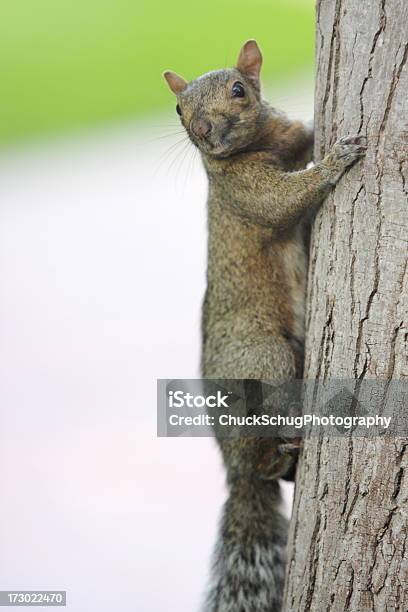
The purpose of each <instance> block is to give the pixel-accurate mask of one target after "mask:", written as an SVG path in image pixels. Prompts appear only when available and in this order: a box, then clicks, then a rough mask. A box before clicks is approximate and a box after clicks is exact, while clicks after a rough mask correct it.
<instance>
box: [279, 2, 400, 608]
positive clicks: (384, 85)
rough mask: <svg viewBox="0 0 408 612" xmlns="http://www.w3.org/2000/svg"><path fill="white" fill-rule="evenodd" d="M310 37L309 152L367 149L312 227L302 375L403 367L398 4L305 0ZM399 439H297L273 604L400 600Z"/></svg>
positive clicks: (360, 604)
mask: <svg viewBox="0 0 408 612" xmlns="http://www.w3.org/2000/svg"><path fill="white" fill-rule="evenodd" d="M316 36H317V78H316V83H317V84H316V117H315V121H316V134H317V142H316V150H315V153H316V157H317V158H321V157H322V155H323V154H324V152H325V151H327V149H328V148H329V146H330V145H331V144H332V143H333V142H334V141H335V140H336V139H337V138H339V137H340V136H344V135H347V134H356V133H359V134H366V135H367V139H368V151H367V156H366V159H365V160H364V161H363V162H360V163H358V164H357V166H355V167H354V168H353V169H352V170H351V171H350V172H349V173H348V174H347V175H346V177H344V178H343V179H342V180H341V182H340V184H339V185H338V187H337V188H336V190H335V192H334V194H333V195H332V196H331V197H330V198H329V199H328V200H327V201H326V203H325V204H324V206H323V209H322V210H321V211H320V213H319V214H318V216H317V219H316V222H315V225H314V230H313V237H312V247H311V260H310V270H309V289H308V325H307V330H308V331H307V342H306V362H305V377H306V378H312V379H315V378H324V379H330V378H337V379H338V378H342V379H345V378H347V379H350V378H353V379H361V380H364V379H369V378H385V379H402V378H405V379H406V378H407V377H408V365H407V364H408V360H407V338H408V333H407V327H406V315H407V306H408V287H407V282H408V272H407V238H408V154H407V143H408V68H407V56H408V2H407V0H318V2H317V34H316ZM309 407H310V406H309ZM307 408H308V407H307V406H306V410H307ZM407 409H408V407H407ZM407 449H408V439H406V438H405V439H404V438H394V439H388V440H385V439H382V438H381V439H380V438H377V439H374V440H370V441H369V440H367V439H363V438H356V439H352V438H350V437H347V438H328V437H327V436H323V437H321V438H319V439H308V440H306V441H305V447H304V451H303V453H302V457H301V461H300V466H299V469H298V475H297V482H296V494H295V502H294V510H293V518H292V525H291V533H290V541H289V549H288V552H289V560H288V571H287V584H286V590H285V604H284V610H285V611H287V612H288V611H296V612H300V611H308V612H309V611H325V612H327V611H329V610H330V611H340V610H342V611H343V610H352V611H356V612H361V611H366V610H376V611H379V612H380V611H381V612H382V611H394V610H401V611H406V610H408V538H407V535H408V469H407V467H408V450H407Z"/></svg>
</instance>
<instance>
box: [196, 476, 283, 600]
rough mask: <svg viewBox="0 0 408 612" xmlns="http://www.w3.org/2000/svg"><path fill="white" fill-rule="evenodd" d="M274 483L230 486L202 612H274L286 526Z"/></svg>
mask: <svg viewBox="0 0 408 612" xmlns="http://www.w3.org/2000/svg"><path fill="white" fill-rule="evenodd" d="M280 504H281V496H280V490H279V483H278V481H277V480H272V481H259V480H243V481H241V482H240V481H237V482H234V483H233V484H231V486H230V494H229V497H228V500H227V502H226V504H225V506H224V511H223V516H222V520H221V524H220V534H219V540H218V542H217V545H216V549H215V553H214V559H213V567H212V576H211V582H210V589H209V593H208V596H207V600H206V603H205V605H204V609H203V612H279V611H280V610H281V605H282V594H283V585H284V571H285V547H286V539H287V530H288V521H287V520H286V518H285V517H284V516H283V515H282V514H281V512H280Z"/></svg>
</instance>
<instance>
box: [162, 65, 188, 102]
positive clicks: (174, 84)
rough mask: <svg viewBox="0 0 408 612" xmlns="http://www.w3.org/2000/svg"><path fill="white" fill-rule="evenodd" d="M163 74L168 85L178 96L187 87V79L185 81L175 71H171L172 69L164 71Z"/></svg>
mask: <svg viewBox="0 0 408 612" xmlns="http://www.w3.org/2000/svg"><path fill="white" fill-rule="evenodd" d="M163 76H164V78H165V79H166V81H167V84H168V86H169V87H170V89H171V91H172V92H173V93H174V94H176V96H177V95H178V94H179V93H181V92H182V91H184V90H185V88H186V87H187V81H185V80H184V79H183V78H182V77H181V76H179V75H178V74H176V73H175V72H171V71H170V70H166V72H163Z"/></svg>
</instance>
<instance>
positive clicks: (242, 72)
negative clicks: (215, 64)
mask: <svg viewBox="0 0 408 612" xmlns="http://www.w3.org/2000/svg"><path fill="white" fill-rule="evenodd" d="M261 65H262V55H261V52H260V50H259V47H258V45H257V43H256V42H255V41H254V40H249V41H248V42H246V43H245V45H244V46H243V47H242V49H241V52H240V54H239V57H238V62H237V65H236V67H235V68H229V69H225V70H216V71H214V72H208V73H207V74H204V75H203V76H201V77H199V78H198V79H195V80H194V81H191V82H190V83H187V81H185V80H184V79H183V78H182V77H180V76H179V75H177V74H176V73H175V72H170V71H167V72H165V73H164V75H163V76H164V78H165V79H166V81H167V83H168V85H169V87H170V89H171V91H172V92H173V93H174V94H175V95H176V97H177V106H176V111H177V113H178V114H179V115H180V119H181V122H182V124H183V126H184V127H185V129H186V131H187V133H188V135H189V137H190V139H191V140H192V141H193V143H194V144H195V145H196V146H197V147H198V148H199V149H200V150H201V151H202V152H203V153H205V154H206V155H211V156H214V157H228V156H229V155H231V154H233V153H235V152H237V151H242V150H244V149H245V148H246V147H248V146H249V145H250V144H251V143H252V142H253V141H254V140H255V139H256V137H257V134H258V133H259V129H260V124H261V117H262V114H263V112H264V106H263V105H262V100H261V96H260V83H259V73H260V70H261Z"/></svg>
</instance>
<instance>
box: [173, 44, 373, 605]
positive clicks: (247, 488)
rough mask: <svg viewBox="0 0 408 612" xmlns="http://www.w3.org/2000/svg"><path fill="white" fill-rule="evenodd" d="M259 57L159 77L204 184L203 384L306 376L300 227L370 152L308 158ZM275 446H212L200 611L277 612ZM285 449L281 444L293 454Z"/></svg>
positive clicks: (255, 51) (281, 469) (280, 457)
mask: <svg viewBox="0 0 408 612" xmlns="http://www.w3.org/2000/svg"><path fill="white" fill-rule="evenodd" d="M261 65H262V55H261V51H260V49H259V47H258V45H257V43H256V41H254V40H249V41H247V42H246V43H245V44H244V46H243V47H242V49H241V51H240V54H239V57H238V61H237V64H236V67H234V68H230V69H222V70H216V71H212V72H209V73H206V74H204V75H203V76H200V77H199V78H197V79H195V80H193V81H191V82H187V81H185V80H184V79H183V78H182V77H181V76H179V75H177V74H176V73H174V72H171V71H166V72H165V73H164V75H163V76H164V77H165V79H166V81H167V83H168V85H169V87H170V89H171V91H172V92H173V93H174V94H175V95H176V97H177V106H176V111H177V113H178V115H179V116H180V120H181V123H182V125H183V126H184V128H185V130H186V132H187V134H188V136H189V138H190V140H191V141H192V143H193V144H194V145H195V146H196V147H197V148H198V149H199V151H200V153H201V158H202V161H203V164H204V168H205V170H206V173H207V176H208V182H209V193H208V266H207V290H206V294H205V298H204V304H203V313H202V376H203V377H204V378H206V379H208V378H210V379H211V378H212V379H223V378H224V379H233V378H235V379H236V378H240V379H246V380H251V379H254V380H262V379H263V380H267V379H268V380H271V379H279V380H291V379H295V378H300V377H301V376H302V361H303V357H302V348H303V344H304V318H305V316H304V313H305V303H304V302H305V283H306V274H307V253H306V248H305V241H304V232H303V231H302V220H303V219H304V218H305V215H307V214H308V213H310V212H311V211H316V210H317V208H318V206H319V205H320V204H321V203H322V201H323V200H324V198H325V196H326V195H327V194H328V193H329V191H330V190H331V189H332V188H333V187H334V186H335V185H336V183H337V182H338V181H339V179H340V178H341V176H342V175H343V174H344V172H345V171H346V169H347V168H349V167H350V166H351V165H352V164H353V163H354V162H356V161H357V160H358V159H359V158H361V157H362V156H363V155H364V153H365V142H364V139H363V137H361V136H352V137H345V138H342V139H340V140H339V141H337V142H336V143H335V144H334V146H333V147H332V148H331V150H330V152H329V153H328V154H327V155H326V156H325V157H324V158H323V160H322V161H320V162H319V163H316V164H315V165H314V166H313V167H309V168H307V169H306V165H307V164H308V162H309V161H311V159H312V147H313V132H312V130H311V129H308V128H307V127H305V126H304V125H303V124H302V123H301V122H297V121H291V120H289V119H288V118H287V117H286V116H285V114H283V113H282V112H278V111H277V110H275V109H274V108H272V107H271V106H270V105H269V104H268V103H267V102H265V101H264V100H263V99H262V97H261V88H260V70H261ZM280 442H282V441H279V440H277V439H276V438H259V437H252V438H251V437H246V438H238V439H228V438H224V439H219V440H218V443H219V446H220V448H221V453H222V456H223V461H224V465H225V469H226V475H227V486H228V498H227V501H226V503H225V506H224V510H223V515H222V519H221V524H220V534H219V540H218V543H217V545H216V548H215V552H214V561H213V568H212V575H211V581H210V588H209V592H208V596H207V598H206V602H205V605H204V611H205V612H278V610H280V609H281V605H282V595H283V586H284V574H285V546H286V538H287V530H288V525H287V519H286V518H285V517H284V516H283V515H282V514H281V510H280V505H281V496H280V489H279V482H278V478H280V477H284V476H285V474H287V473H288V472H289V471H290V469H291V466H292V464H293V457H291V455H290V453H289V452H287V453H286V452H282V446H283V451H284V450H285V448H284V447H285V444H283V445H282V444H280ZM290 446H291V445H290V444H288V450H289V447H290Z"/></svg>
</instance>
